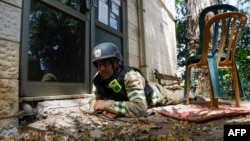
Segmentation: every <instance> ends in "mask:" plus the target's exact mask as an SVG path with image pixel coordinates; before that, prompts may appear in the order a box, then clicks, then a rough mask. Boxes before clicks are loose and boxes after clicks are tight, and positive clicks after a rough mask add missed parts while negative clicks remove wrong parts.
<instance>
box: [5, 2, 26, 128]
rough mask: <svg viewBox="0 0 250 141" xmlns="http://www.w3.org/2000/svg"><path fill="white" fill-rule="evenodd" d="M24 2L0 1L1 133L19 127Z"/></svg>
mask: <svg viewBox="0 0 250 141" xmlns="http://www.w3.org/2000/svg"><path fill="white" fill-rule="evenodd" d="M21 7H22V0H0V21H1V24H0V70H1V71H0V125H1V126H0V131H2V130H4V129H8V128H12V127H16V126H17V125H18V109H19V107H18V105H19V102H18V87H19V85H18V84H19V81H18V77H19V76H18V74H19V50H20V32H21V29H20V27H21V12H22V11H21Z"/></svg>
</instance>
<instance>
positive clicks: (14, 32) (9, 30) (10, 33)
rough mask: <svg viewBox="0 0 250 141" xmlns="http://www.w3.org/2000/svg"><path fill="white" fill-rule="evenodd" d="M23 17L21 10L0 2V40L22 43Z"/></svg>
mask: <svg viewBox="0 0 250 141" xmlns="http://www.w3.org/2000/svg"><path fill="white" fill-rule="evenodd" d="M21 15H22V11H21V9H20V8H17V7H14V6H13V5H9V4H7V3H4V2H2V1H0V21H1V24H0V39H1V38H2V39H5V40H11V41H15V42H20V31H21V29H20V28H21V17H22V16H21Z"/></svg>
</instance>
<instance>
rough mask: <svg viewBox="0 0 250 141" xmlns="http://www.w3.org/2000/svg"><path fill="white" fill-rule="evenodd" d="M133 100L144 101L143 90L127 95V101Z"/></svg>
mask: <svg viewBox="0 0 250 141" xmlns="http://www.w3.org/2000/svg"><path fill="white" fill-rule="evenodd" d="M135 98H140V99H145V93H144V91H143V90H134V91H131V92H130V93H128V99H129V100H133V99H135Z"/></svg>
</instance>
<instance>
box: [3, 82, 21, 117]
mask: <svg viewBox="0 0 250 141" xmlns="http://www.w3.org/2000/svg"><path fill="white" fill-rule="evenodd" d="M18 84H19V83H18V80H13V79H0V119H1V118H3V117H11V116H17V115H18V110H19V101H18Z"/></svg>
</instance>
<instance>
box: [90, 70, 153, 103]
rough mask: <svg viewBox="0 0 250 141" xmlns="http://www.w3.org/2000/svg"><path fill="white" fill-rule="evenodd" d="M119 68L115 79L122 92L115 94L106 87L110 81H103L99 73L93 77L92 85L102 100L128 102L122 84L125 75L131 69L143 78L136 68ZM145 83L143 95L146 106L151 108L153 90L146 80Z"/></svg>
mask: <svg viewBox="0 0 250 141" xmlns="http://www.w3.org/2000/svg"><path fill="white" fill-rule="evenodd" d="M120 67H121V71H120V72H119V74H118V76H117V78H116V79H117V81H118V82H119V84H120V85H121V86H122V90H121V92H119V93H115V92H114V91H113V90H112V89H111V88H109V87H108V84H109V82H111V81H112V80H104V79H103V78H102V77H101V75H100V74H99V73H98V74H97V75H96V76H95V77H94V80H93V83H94V85H95V87H96V89H97V93H98V94H99V95H101V97H103V99H110V100H115V101H128V100H129V99H128V96H127V92H126V89H125V84H124V76H125V74H126V73H127V72H129V71H130V70H132V69H133V70H135V71H138V72H139V73H140V74H141V75H142V76H143V74H142V73H141V71H140V70H139V69H137V68H134V67H127V66H120ZM143 77H144V76H143ZM145 81H146V82H145V88H144V93H145V96H146V100H147V104H148V106H151V103H152V95H153V89H152V88H151V87H150V85H149V84H148V81H147V80H146V79H145Z"/></svg>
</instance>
